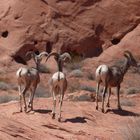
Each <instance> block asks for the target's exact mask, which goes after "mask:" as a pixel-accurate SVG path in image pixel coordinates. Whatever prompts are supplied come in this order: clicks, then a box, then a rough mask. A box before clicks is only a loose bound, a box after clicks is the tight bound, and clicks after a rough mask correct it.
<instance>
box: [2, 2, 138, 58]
mask: <svg viewBox="0 0 140 140" xmlns="http://www.w3.org/2000/svg"><path fill="white" fill-rule="evenodd" d="M139 5H140V1H139V0H127V1H126V0H121V1H120V0H119V1H116V0H111V1H110V0H106V1H104V0H32V1H29V0H3V1H0V34H1V37H0V49H1V52H2V51H3V50H4V51H5V52H6V55H7V54H8V55H11V54H14V55H21V56H22V57H23V56H24V54H25V52H26V51H28V50H36V49H39V50H40V51H41V50H47V51H51V49H52V48H55V49H56V50H59V49H61V50H62V51H72V52H76V53H78V54H80V55H81V56H83V57H92V56H98V55H100V54H101V53H102V51H103V50H104V49H106V48H108V47H110V46H112V43H111V40H112V42H113V43H114V44H117V43H119V42H120V41H121V39H122V38H123V37H125V36H126V35H127V34H128V33H129V32H131V31H132V30H134V29H135V28H136V27H137V25H138V24H139V23H140V14H139V13H140V8H139ZM28 44H29V47H27V46H28ZM30 44H31V45H30ZM24 46H26V47H24ZM31 46H32V47H31ZM21 50H22V52H23V55H22V54H21ZM19 52H20V53H19ZM2 55H5V53H2Z"/></svg>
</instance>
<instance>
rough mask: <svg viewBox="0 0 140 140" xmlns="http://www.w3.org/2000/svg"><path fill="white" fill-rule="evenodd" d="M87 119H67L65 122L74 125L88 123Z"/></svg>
mask: <svg viewBox="0 0 140 140" xmlns="http://www.w3.org/2000/svg"><path fill="white" fill-rule="evenodd" d="M85 119H86V118H85V117H75V118H71V119H66V120H65V121H64V122H72V123H86V122H87V121H86V120H85Z"/></svg>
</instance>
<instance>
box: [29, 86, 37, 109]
mask: <svg viewBox="0 0 140 140" xmlns="http://www.w3.org/2000/svg"><path fill="white" fill-rule="evenodd" d="M36 88H37V85H35V86H34V87H33V88H32V89H31V96H30V101H29V104H28V107H30V108H31V110H33V100H34V95H35V91H36Z"/></svg>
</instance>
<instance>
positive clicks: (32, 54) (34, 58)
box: [26, 51, 48, 64]
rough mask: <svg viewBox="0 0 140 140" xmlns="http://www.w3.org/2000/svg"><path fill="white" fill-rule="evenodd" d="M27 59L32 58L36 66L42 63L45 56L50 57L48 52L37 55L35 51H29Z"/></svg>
mask: <svg viewBox="0 0 140 140" xmlns="http://www.w3.org/2000/svg"><path fill="white" fill-rule="evenodd" d="M26 56H27V57H29V56H30V57H32V58H33V60H34V62H35V63H36V64H39V63H40V62H41V61H42V58H43V56H46V57H47V56H48V53H47V52H41V53H40V54H39V55H37V54H35V52H33V51H29V52H27V53H26Z"/></svg>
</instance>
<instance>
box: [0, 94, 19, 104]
mask: <svg viewBox="0 0 140 140" xmlns="http://www.w3.org/2000/svg"><path fill="white" fill-rule="evenodd" d="M14 100H18V97H15V96H11V95H2V96H0V104H1V103H7V102H10V101H14Z"/></svg>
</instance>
